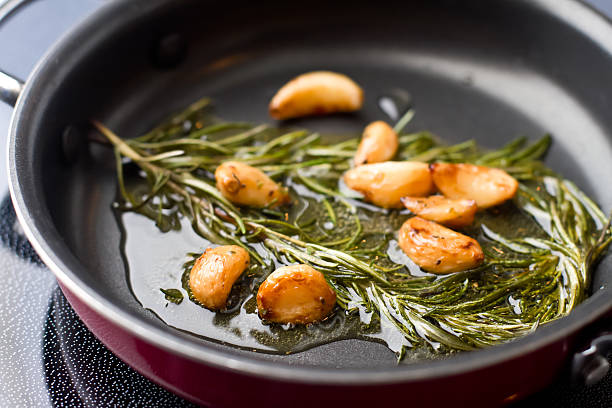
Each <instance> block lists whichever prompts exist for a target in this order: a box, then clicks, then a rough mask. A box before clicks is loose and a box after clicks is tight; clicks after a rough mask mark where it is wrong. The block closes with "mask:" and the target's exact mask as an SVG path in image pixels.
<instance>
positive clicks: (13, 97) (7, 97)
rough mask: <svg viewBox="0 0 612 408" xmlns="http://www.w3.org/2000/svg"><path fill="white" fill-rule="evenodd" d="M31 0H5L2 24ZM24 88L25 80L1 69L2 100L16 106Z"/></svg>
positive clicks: (0, 96) (2, 5) (0, 18)
mask: <svg viewBox="0 0 612 408" xmlns="http://www.w3.org/2000/svg"><path fill="white" fill-rule="evenodd" d="M28 1H29V0H5V1H3V2H1V3H2V4H1V5H0V24H2V23H3V22H4V21H5V20H6V18H7V17H8V16H10V15H11V14H13V12H14V11H16V10H17V9H18V8H19V7H21V6H22V5H24V4H25V3H27V2H28ZM22 89H23V81H21V80H19V79H17V78H14V77H12V76H10V75H9V74H7V73H5V72H2V71H0V100H1V101H2V102H5V103H7V104H9V105H11V106H15V103H16V102H17V98H18V97H19V94H20V93H21V91H22Z"/></svg>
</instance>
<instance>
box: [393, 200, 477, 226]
mask: <svg viewBox="0 0 612 408" xmlns="http://www.w3.org/2000/svg"><path fill="white" fill-rule="evenodd" d="M402 204H404V207H406V208H407V209H409V210H410V211H411V212H412V213H414V214H416V215H418V216H419V217H421V218H425V219H427V220H430V221H435V222H438V223H440V224H444V225H446V226H448V227H453V228H461V227H465V226H468V225H470V224H471V223H472V222H474V215H475V214H476V210H477V209H478V206H477V205H476V201H474V200H465V199H459V200H454V199H451V198H446V197H443V196H439V195H435V196H430V197H425V198H423V197H402Z"/></svg>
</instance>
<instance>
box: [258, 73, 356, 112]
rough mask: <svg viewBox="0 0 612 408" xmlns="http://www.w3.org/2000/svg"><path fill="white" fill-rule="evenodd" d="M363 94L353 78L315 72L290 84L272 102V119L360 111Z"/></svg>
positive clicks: (297, 78) (296, 78) (304, 75)
mask: <svg viewBox="0 0 612 408" xmlns="http://www.w3.org/2000/svg"><path fill="white" fill-rule="evenodd" d="M362 104H363V91H362V90H361V88H360V87H359V85H357V84H356V83H355V82H354V81H353V80H352V79H350V78H349V77H347V76H346V75H343V74H338V73H336V72H331V71H313V72H308V73H306V74H302V75H299V76H297V77H295V78H294V79H292V80H291V81H289V82H287V83H286V84H285V85H284V86H283V87H282V88H281V89H279V90H278V92H277V93H276V95H274V97H273V98H272V100H271V101H270V105H269V107H268V110H269V113H270V116H272V117H273V118H274V119H290V118H298V117H301V116H311V115H324V114H327V113H334V112H352V111H356V110H359V109H361V105H362Z"/></svg>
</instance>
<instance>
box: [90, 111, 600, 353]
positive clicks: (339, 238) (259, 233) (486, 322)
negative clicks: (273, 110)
mask: <svg viewBox="0 0 612 408" xmlns="http://www.w3.org/2000/svg"><path fill="white" fill-rule="evenodd" d="M208 105H209V102H208V100H202V101H199V102H196V103H195V104H194V105H192V106H191V107H190V108H188V109H187V110H186V111H185V112H180V113H179V114H177V115H175V116H173V117H171V118H170V119H169V120H168V121H166V122H165V123H164V124H162V125H160V126H158V127H157V128H155V129H154V130H152V131H150V132H149V133H147V134H146V135H144V136H141V137H138V138H136V139H126V140H123V139H121V138H119V137H118V136H117V135H115V134H114V133H113V132H112V131H111V130H109V129H108V128H106V127H105V126H104V125H102V124H100V123H98V122H94V125H95V126H96V128H97V129H98V130H99V131H100V132H101V133H102V134H104V135H105V136H106V137H107V139H108V140H109V141H110V142H111V143H112V145H113V146H114V148H115V153H116V158H117V159H116V162H117V176H118V183H119V191H120V193H121V195H122V196H123V199H124V201H125V206H126V208H127V209H129V210H132V211H139V212H141V213H142V214H144V215H147V216H149V217H151V218H152V219H154V220H155V221H156V222H157V223H158V226H161V225H162V224H163V223H164V221H166V223H168V222H169V220H170V218H171V217H176V216H177V215H176V214H177V213H180V214H182V216H185V217H187V218H188V219H189V220H191V222H192V225H193V228H194V230H195V231H197V232H198V233H199V234H201V235H202V236H203V237H204V238H206V239H207V240H209V241H210V242H213V243H217V244H223V243H230V242H231V243H234V244H237V245H240V246H242V247H244V248H245V249H246V250H247V251H249V253H250V254H251V256H252V258H253V259H254V260H255V262H256V264H257V265H259V266H260V267H261V270H262V271H270V270H271V269H272V266H273V265H274V264H276V263H279V262H280V263H285V264H288V263H293V262H300V263H308V264H310V265H312V266H313V267H315V268H316V269H318V270H320V271H321V272H323V273H324V274H325V276H326V278H327V280H328V282H329V283H330V285H331V286H332V288H333V289H334V290H335V291H336V294H337V302H338V306H339V307H340V308H341V309H343V310H345V311H346V312H347V313H352V312H354V311H357V310H359V311H361V312H362V313H365V314H366V315H372V316H374V319H377V320H378V321H379V322H381V324H385V325H391V326H392V327H394V328H395V329H396V330H397V331H398V332H399V333H401V334H402V335H403V336H404V338H405V344H404V345H403V346H402V347H401V348H400V349H397V350H395V351H397V352H398V353H399V354H398V355H399V356H400V357H401V356H403V355H404V354H405V351H406V350H405V348H406V347H420V346H424V345H429V346H430V347H431V348H433V349H434V350H437V351H453V350H471V349H474V348H479V347H484V346H488V345H492V344H497V343H501V342H505V341H509V340H512V339H514V338H516V337H519V336H522V335H525V334H528V333H530V332H531V331H533V330H534V329H535V328H537V327H538V326H540V325H542V324H545V323H546V322H549V321H551V320H554V319H557V318H560V317H562V316H565V315H566V314H567V313H569V311H571V309H572V308H573V307H575V306H576V305H577V304H578V303H580V302H581V301H582V300H583V299H584V297H585V296H586V293H587V290H588V286H589V284H590V271H591V270H592V268H593V266H594V265H595V263H596V262H597V261H598V260H599V259H600V258H601V256H602V255H603V254H604V252H605V250H606V248H607V247H608V246H609V244H610V242H611V241H612V234H611V231H610V225H609V220H608V219H606V217H605V216H604V215H603V212H602V211H601V210H600V209H599V208H598V207H597V205H596V204H595V203H594V202H593V201H592V200H590V199H589V198H588V197H587V196H586V195H585V194H584V193H582V192H581V191H580V190H579V189H578V188H577V187H576V186H575V185H574V184H573V183H571V182H569V181H567V180H563V179H561V178H559V177H557V176H555V175H554V174H553V173H552V172H551V171H550V170H549V169H547V168H546V167H545V166H544V165H543V164H542V163H541V161H540V159H541V158H542V157H543V155H544V154H545V152H546V150H547V149H548V147H549V145H550V143H551V138H550V136H545V137H544V138H542V139H540V140H539V141H537V142H535V143H532V144H528V143H527V140H526V139H525V138H519V139H517V140H515V141H513V142H511V143H509V144H507V145H506V146H504V147H502V148H501V149H499V150H496V151H483V150H481V149H479V148H478V146H476V144H475V143H474V142H473V141H467V142H464V143H460V144H457V145H454V146H446V145H443V144H441V143H440V142H439V141H438V140H437V139H436V137H435V136H434V135H432V134H430V133H429V132H417V133H402V134H401V135H400V150H399V152H398V154H397V159H402V160H421V161H427V162H433V161H447V162H473V163H476V164H481V165H487V166H495V167H501V168H504V169H505V170H506V171H508V172H509V173H511V174H512V175H514V176H515V177H517V178H518V179H519V180H520V181H521V184H520V193H519V195H518V197H517V198H516V199H515V200H514V203H513V204H509V205H510V206H511V207H512V208H513V209H514V210H513V211H516V212H518V214H519V215H520V216H521V217H522V218H521V219H522V221H523V222H524V223H525V224H529V225H531V228H530V229H529V228H526V229H525V231H522V232H521V233H520V234H514V235H513V236H505V235H504V233H503V229H500V228H499V226H498V225H495V223H493V224H490V222H489V221H490V217H488V215H487V213H485V214H482V215H480V216H479V219H480V221H479V223H478V224H477V226H476V227H475V228H474V229H473V231H471V233H472V235H473V236H475V237H476V238H478V239H479V241H480V242H481V243H482V245H483V248H484V250H485V253H486V260H485V263H484V265H482V266H481V267H479V268H477V269H474V270H470V271H464V272H460V273H456V274H452V275H448V276H441V277H436V276H422V277H415V276H413V275H412V274H411V273H410V268H414V267H415V266H414V265H412V264H411V263H410V261H409V260H405V261H402V262H394V261H392V260H391V257H390V255H389V254H390V252H389V251H391V247H392V246H393V245H394V244H393V241H392V238H393V231H395V230H396V229H397V227H398V225H400V223H401V222H403V220H404V219H406V217H407V216H406V215H402V214H400V213H399V212H397V211H391V212H388V213H380V212H376V211H372V210H371V209H370V208H369V207H368V206H364V205H362V204H361V203H360V202H359V201H358V200H356V199H354V198H352V197H348V196H346V195H345V194H343V193H342V192H341V191H342V189H340V188H339V180H340V178H341V176H342V174H343V172H344V171H346V169H348V168H349V167H350V159H351V158H352V157H353V155H354V153H355V150H356V148H357V145H358V139H357V138H354V139H350V140H345V141H342V142H339V143H335V144H325V143H324V142H323V141H322V138H321V137H320V135H319V134H317V133H309V132H307V131H303V130H297V131H296V130H289V131H285V130H282V129H274V128H270V127H269V126H266V125H260V126H251V125H248V124H244V123H225V122H220V121H218V120H212V119H211V117H210V115H208V114H207V113H206V109H207V107H208ZM412 115H413V112H409V114H407V115H405V116H404V117H403V118H402V119H401V120H400V121H399V122H398V124H397V125H396V129H398V130H400V131H402V130H403V128H404V127H405V126H406V124H407V123H408V122H409V120H410V119H411V117H412ZM123 158H128V159H129V160H131V161H132V162H134V163H135V164H136V165H138V167H139V168H140V169H141V170H142V171H143V172H144V175H145V179H146V180H147V182H148V185H149V188H148V191H147V192H146V194H136V193H135V192H134V191H133V190H130V188H128V186H127V185H126V179H127V178H129V176H127V175H126V174H125V172H124V169H123V166H124V160H123ZM230 159H231V160H241V161H244V162H246V163H249V164H251V165H255V166H258V167H259V168H260V169H262V170H263V171H266V172H268V173H269V174H270V175H271V176H273V177H275V178H276V179H278V180H279V181H281V182H283V183H285V184H288V185H289V186H290V187H292V189H293V190H294V192H300V194H302V195H304V196H303V197H297V198H298V199H300V200H306V201H304V202H307V204H308V208H309V212H311V213H312V214H314V215H313V216H312V217H311V218H310V219H305V218H303V215H304V214H302V213H298V214H293V215H290V214H289V212H290V211H287V212H282V211H278V210H275V209H260V210H257V209H247V208H238V207H236V206H234V205H233V204H232V203H230V202H229V201H227V200H226V199H225V198H224V197H223V196H222V195H221V194H220V192H219V191H218V190H217V189H216V187H215V185H214V177H213V173H214V170H215V168H216V167H217V166H218V165H219V164H220V163H222V162H223V161H226V160H230ZM154 198H155V199H156V200H157V201H156V204H155V203H154V201H155V200H154ZM171 209H175V210H176V211H170V210H171ZM327 222H331V223H332V224H333V228H332V229H330V230H326V228H325V225H324V224H325V223H327ZM160 228H161V227H160ZM262 273H265V272H262Z"/></svg>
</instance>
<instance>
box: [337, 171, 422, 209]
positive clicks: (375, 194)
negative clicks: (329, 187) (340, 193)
mask: <svg viewBox="0 0 612 408" xmlns="http://www.w3.org/2000/svg"><path fill="white" fill-rule="evenodd" d="M344 182H345V183H346V185H347V186H348V187H349V188H351V189H353V190H355V191H358V192H360V193H362V194H363V195H364V197H365V200H366V201H369V202H371V203H372V204H375V205H377V206H379V207H384V208H400V207H401V206H402V203H401V201H400V199H401V198H402V197H405V196H426V195H428V194H431V193H432V191H433V181H432V178H431V173H430V172H429V166H428V164H427V163H421V162H409V161H402V162H384V163H374V164H364V165H362V166H359V167H356V168H354V169H351V170H349V171H347V172H346V173H345V174H344Z"/></svg>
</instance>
